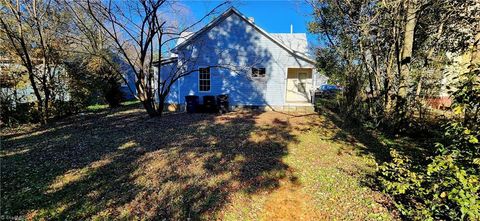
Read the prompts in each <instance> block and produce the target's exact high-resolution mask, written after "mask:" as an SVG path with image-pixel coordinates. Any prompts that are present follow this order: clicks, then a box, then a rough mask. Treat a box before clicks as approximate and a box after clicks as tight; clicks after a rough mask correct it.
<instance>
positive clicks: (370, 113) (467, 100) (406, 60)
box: [309, 0, 480, 220]
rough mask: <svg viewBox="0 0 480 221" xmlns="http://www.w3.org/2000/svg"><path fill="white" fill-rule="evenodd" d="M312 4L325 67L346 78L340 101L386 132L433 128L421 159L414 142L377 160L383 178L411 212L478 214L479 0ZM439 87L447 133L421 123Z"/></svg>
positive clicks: (400, 206) (406, 214)
mask: <svg viewBox="0 0 480 221" xmlns="http://www.w3.org/2000/svg"><path fill="white" fill-rule="evenodd" d="M310 3H311V5H312V6H313V8H314V21H313V22H311V23H310V26H309V30H310V31H311V32H312V33H316V34H318V36H319V38H320V40H321V42H322V44H323V45H322V47H320V48H318V49H317V51H316V55H317V61H318V68H319V69H320V70H322V71H323V72H324V73H326V74H327V75H329V76H330V80H331V81H333V83H337V84H340V85H342V86H344V91H343V94H342V95H341V96H342V97H341V98H340V99H339V103H340V105H337V106H335V108H341V110H344V111H340V113H346V114H345V117H347V118H350V119H353V120H358V121H354V122H360V123H361V125H365V124H369V125H370V126H373V128H375V129H381V130H383V131H387V132H391V133H387V134H399V132H410V134H412V131H413V133H415V132H416V133H419V132H418V131H421V132H420V133H424V134H425V135H426V136H428V137H426V138H428V140H427V142H425V143H423V144H422V145H424V146H423V147H419V148H424V149H425V150H429V153H428V154H425V156H422V159H421V162H418V160H417V161H414V160H413V159H412V158H413V157H412V156H408V154H406V152H408V151H407V150H405V152H397V151H394V150H393V151H391V152H390V157H389V158H390V159H391V161H386V162H383V163H381V164H379V167H378V170H377V176H376V181H377V182H376V184H375V185H377V186H378V188H379V189H381V190H382V191H383V192H384V193H386V194H388V195H389V196H390V197H391V199H392V200H393V204H394V206H395V209H396V210H397V211H399V212H400V213H401V215H402V217H403V218H406V219H412V220H479V219H480V194H479V193H480V145H479V139H480V132H479V131H480V115H479V114H480V2H478V1H476V0H379V1H376V0H373V1H372V0H319V1H312V2H310ZM440 92H441V93H446V94H447V96H449V99H452V101H453V104H452V106H451V112H447V113H448V117H447V118H445V121H444V122H443V123H441V122H440V121H438V120H437V121H436V124H437V125H439V124H440V123H441V124H440V125H441V127H435V130H436V131H437V132H440V133H439V134H443V135H434V134H436V133H433V131H431V130H428V128H429V127H424V128H427V130H425V129H422V130H418V128H417V127H416V126H425V125H426V122H425V121H422V119H424V117H425V112H426V111H428V110H431V109H430V108H429V107H428V105H427V103H426V100H427V99H429V98H434V97H437V96H439V95H440ZM437 116H439V114H437ZM372 124H373V125H372ZM362 128H363V129H365V127H362ZM430 129H431V128H430ZM404 135H405V133H403V135H402V136H404ZM425 135H424V136H425ZM419 136H420V135H418V134H417V137H419ZM435 140H440V141H439V142H435ZM387 157H388V156H387Z"/></svg>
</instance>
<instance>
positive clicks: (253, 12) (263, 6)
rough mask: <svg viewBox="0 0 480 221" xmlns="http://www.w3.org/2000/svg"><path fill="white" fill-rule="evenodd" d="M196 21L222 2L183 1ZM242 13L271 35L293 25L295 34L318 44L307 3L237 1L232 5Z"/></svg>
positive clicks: (285, 0)
mask: <svg viewBox="0 0 480 221" xmlns="http://www.w3.org/2000/svg"><path fill="white" fill-rule="evenodd" d="M181 3H182V4H183V5H185V6H186V7H187V8H188V9H189V10H190V13H191V14H192V15H193V17H195V18H196V19H199V18H201V17H203V15H205V14H206V13H208V12H209V11H210V10H211V9H212V8H214V7H215V6H217V5H218V4H220V3H221V1H200V0H196V1H194V0H186V1H181ZM232 5H233V6H234V7H236V8H237V9H238V10H239V11H240V12H241V13H243V14H244V15H245V16H247V17H254V19H255V23H256V24H257V25H259V26H260V27H261V28H263V29H264V30H266V31H267V32H271V33H289V32H290V24H293V32H295V33H307V38H308V40H309V44H310V45H311V44H316V42H317V41H316V37H315V36H313V35H310V34H308V32H307V23H308V22H309V21H311V15H310V14H311V12H312V9H311V8H310V7H309V5H308V4H306V3H305V1H299V0H297V1H291V0H290V1H288V0H283V1H280V0H276V1H273V0H269V1H268V0H264V1H253V0H237V1H234V2H233V3H232Z"/></svg>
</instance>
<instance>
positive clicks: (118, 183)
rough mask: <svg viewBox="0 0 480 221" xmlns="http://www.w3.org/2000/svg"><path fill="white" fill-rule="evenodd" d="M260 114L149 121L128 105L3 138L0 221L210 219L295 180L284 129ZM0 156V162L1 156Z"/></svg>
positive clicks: (289, 139)
mask: <svg viewBox="0 0 480 221" xmlns="http://www.w3.org/2000/svg"><path fill="white" fill-rule="evenodd" d="M260 114H261V113H260V112H241V113H229V114H227V115H222V116H217V115H208V114H191V115H189V114H175V115H168V116H165V117H164V118H156V119H152V118H148V117H147V115H146V114H145V113H144V112H143V111H142V110H140V109H137V108H135V107H132V106H128V107H121V108H118V109H116V110H111V111H110V110H109V111H103V112H98V113H88V114H85V115H82V116H74V117H70V118H68V119H65V120H62V121H59V122H57V123H53V124H51V125H49V126H48V128H40V129H38V130H35V133H30V134H21V133H18V134H7V135H4V134H3V133H2V156H1V178H2V189H1V195H2V196H1V197H2V198H1V199H2V204H1V212H2V214H1V215H2V216H5V217H8V216H13V215H22V216H23V215H26V216H27V217H33V218H35V217H36V218H47V219H85V218H95V217H99V218H100V217H105V218H108V217H110V218H122V217H123V218H134V217H137V218H146V219H153V218H170V219H186V218H191V219H194V220H196V219H201V218H215V216H216V212H218V211H219V210H220V209H221V208H222V207H223V206H224V205H225V204H226V203H228V202H229V197H230V196H231V195H232V194H233V193H235V192H240V191H241V192H244V193H246V194H253V193H256V192H258V191H270V190H273V189H275V188H277V187H278V186H279V181H280V180H282V179H288V180H295V177H293V175H292V174H291V173H289V168H288V165H286V164H284V163H283V162H282V157H283V156H285V155H286V154H287V148H286V146H287V144H288V143H289V142H296V141H295V137H293V135H291V133H290V125H289V123H288V122H287V121H283V120H281V119H273V121H272V123H271V124H264V125H259V124H257V123H256V119H257V118H258V116H259V115H260ZM5 153H6V154H5Z"/></svg>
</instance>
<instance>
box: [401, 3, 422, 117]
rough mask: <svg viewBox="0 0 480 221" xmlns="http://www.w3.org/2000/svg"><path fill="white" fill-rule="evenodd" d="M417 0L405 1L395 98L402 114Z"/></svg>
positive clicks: (405, 97)
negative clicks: (397, 85) (405, 15)
mask: <svg viewBox="0 0 480 221" xmlns="http://www.w3.org/2000/svg"><path fill="white" fill-rule="evenodd" d="M416 13H417V0H408V1H407V17H406V19H407V20H406V23H405V31H404V35H403V46H402V51H401V61H400V65H401V66H400V78H399V90H398V99H397V111H399V110H400V111H401V112H400V114H401V115H402V116H404V115H405V112H404V109H405V107H404V106H405V104H406V100H407V95H408V86H409V80H410V64H411V61H412V52H413V43H414V34H415V26H416V25H417V15H416Z"/></svg>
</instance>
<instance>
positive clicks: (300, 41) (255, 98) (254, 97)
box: [160, 8, 327, 110]
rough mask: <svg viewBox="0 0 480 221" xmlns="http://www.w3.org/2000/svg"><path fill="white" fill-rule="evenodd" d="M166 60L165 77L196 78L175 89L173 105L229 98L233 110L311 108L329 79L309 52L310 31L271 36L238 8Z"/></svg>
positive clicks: (188, 38)
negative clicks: (317, 91)
mask: <svg viewBox="0 0 480 221" xmlns="http://www.w3.org/2000/svg"><path fill="white" fill-rule="evenodd" d="M171 52H172V53H173V56H172V58H169V59H167V60H165V61H163V62H162V68H161V74H160V76H161V79H165V78H169V77H171V76H173V75H172V73H173V72H174V71H177V70H181V71H179V73H189V72H191V73H190V74H188V75H186V76H183V77H181V78H180V79H179V80H178V81H177V82H175V84H174V85H173V86H172V88H171V91H170V93H169V96H168V98H167V103H169V104H176V105H180V106H183V105H184V103H185V96H187V95H197V96H199V97H200V102H201V101H202V97H203V96H205V95H220V94H227V95H228V96H229V103H230V105H231V106H233V107H238V106H258V107H264V108H266V109H274V110H284V109H288V110H292V109H297V108H311V107H312V104H311V100H312V94H313V91H314V89H315V88H317V87H318V86H319V85H321V84H324V83H326V80H327V78H326V77H325V76H322V75H320V74H319V73H318V72H317V71H316V69H315V61H314V60H313V59H312V58H310V56H308V54H307V38H306V34H305V33H292V32H291V33H268V32H266V31H265V30H263V29H262V28H260V27H258V26H257V25H256V24H255V23H254V20H253V18H247V17H246V16H244V15H243V14H241V13H240V12H239V11H238V10H236V9H235V8H230V9H228V10H227V11H225V12H224V13H223V14H222V15H221V16H219V17H217V18H216V19H214V20H213V21H212V22H210V23H209V24H208V25H206V26H205V27H203V28H202V29H200V30H199V31H197V32H195V33H184V34H182V36H181V38H180V39H179V40H178V42H177V45H176V47H175V48H174V49H172V51H171Z"/></svg>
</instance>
